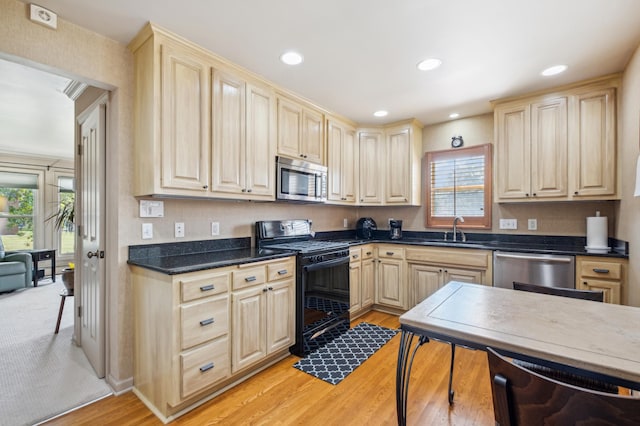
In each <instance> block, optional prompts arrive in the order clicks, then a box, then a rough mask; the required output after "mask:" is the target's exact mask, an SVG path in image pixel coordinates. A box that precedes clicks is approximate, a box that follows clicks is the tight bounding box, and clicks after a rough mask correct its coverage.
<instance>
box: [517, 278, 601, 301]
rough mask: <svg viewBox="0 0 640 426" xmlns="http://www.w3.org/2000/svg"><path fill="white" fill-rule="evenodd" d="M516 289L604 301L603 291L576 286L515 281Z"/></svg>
mask: <svg viewBox="0 0 640 426" xmlns="http://www.w3.org/2000/svg"><path fill="white" fill-rule="evenodd" d="M513 289H514V290H521V291H528V292H531V293H541V294H550V295H552V296H562V297H571V298H573V299H583V300H593V301H594V302H603V301H604V293H603V292H602V291H592V290H576V289H574V288H564V287H551V286H544V285H536V284H528V283H520V282H517V281H514V282H513Z"/></svg>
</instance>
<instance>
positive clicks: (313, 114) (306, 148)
mask: <svg viewBox="0 0 640 426" xmlns="http://www.w3.org/2000/svg"><path fill="white" fill-rule="evenodd" d="M300 154H302V157H303V158H304V159H305V160H307V161H312V162H314V163H318V164H324V116H323V115H322V114H321V113H320V112H318V111H313V110H310V109H308V108H305V109H303V111H302V145H301V147H300Z"/></svg>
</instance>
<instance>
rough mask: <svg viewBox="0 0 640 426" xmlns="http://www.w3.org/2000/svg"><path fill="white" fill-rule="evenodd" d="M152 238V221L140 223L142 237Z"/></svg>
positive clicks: (144, 238) (145, 238)
mask: <svg viewBox="0 0 640 426" xmlns="http://www.w3.org/2000/svg"><path fill="white" fill-rule="evenodd" d="M152 238H153V223H143V224H142V239H143V240H150V239H152Z"/></svg>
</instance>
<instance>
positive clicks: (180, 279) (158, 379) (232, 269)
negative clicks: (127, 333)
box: [131, 257, 295, 422]
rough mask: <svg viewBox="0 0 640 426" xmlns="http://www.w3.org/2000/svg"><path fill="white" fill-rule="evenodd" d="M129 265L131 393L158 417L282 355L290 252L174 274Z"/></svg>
mask: <svg viewBox="0 0 640 426" xmlns="http://www.w3.org/2000/svg"><path fill="white" fill-rule="evenodd" d="M131 272H132V273H131V276H132V280H133V295H134V302H133V306H134V327H135V331H134V334H135V343H134V345H135V346H134V393H135V394H136V395H137V396H138V397H139V398H140V399H141V400H142V401H143V402H144V403H145V404H146V405H147V406H148V407H149V408H150V409H151V411H152V412H153V413H154V414H156V415H157V416H158V417H159V418H160V419H161V420H162V421H164V422H168V421H171V420H172V419H174V418H176V417H178V416H179V415H181V414H184V413H185V412H186V411H188V410H189V409H190V408H192V407H193V406H195V405H197V404H198V403H199V402H200V401H202V400H204V399H207V398H210V397H212V396H215V395H217V394H218V393H220V392H222V391H223V390H224V389H226V388H227V387H229V386H232V385H234V384H236V383H238V382H240V381H241V380H244V378H246V376H248V375H251V374H255V373H257V372H259V371H260V370H262V369H264V368H267V367H268V366H269V365H272V364H273V363H275V362H277V361H279V360H280V359H282V358H284V357H286V356H288V354H289V346H291V345H292V344H293V343H294V340H295V336H294V334H295V314H294V312H295V257H287V258H282V259H276V260H271V261H265V262H254V263H249V264H245V265H239V266H229V267H224V268H216V269H209V270H204V271H198V272H190V273H185V274H178V275H167V274H163V273H160V272H156V271H151V270H148V269H145V268H140V267H136V266H132V267H131Z"/></svg>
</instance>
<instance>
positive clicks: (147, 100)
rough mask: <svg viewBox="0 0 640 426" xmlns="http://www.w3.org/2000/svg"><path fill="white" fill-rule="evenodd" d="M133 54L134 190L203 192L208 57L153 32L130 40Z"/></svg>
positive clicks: (206, 157) (206, 166) (144, 192)
mask: <svg viewBox="0 0 640 426" xmlns="http://www.w3.org/2000/svg"><path fill="white" fill-rule="evenodd" d="M130 47H131V49H132V51H133V52H134V59H135V84H136V97H135V104H134V114H135V129H134V132H135V141H136V143H135V146H134V153H135V158H136V167H135V173H136V174H135V176H134V181H135V183H134V185H135V190H134V191H135V195H149V194H164V193H166V194H172V195H203V194H205V193H206V192H207V191H208V189H209V173H210V170H209V152H210V151H209V149H210V131H209V128H210V122H209V111H210V105H211V104H210V102H211V99H210V94H209V92H210V91H209V62H208V59H207V57H206V55H204V54H203V53H202V52H200V51H198V50H197V49H192V48H191V47H190V46H188V45H185V44H183V43H181V42H180V41H179V40H174V39H172V38H171V37H168V36H165V35H164V34H161V33H157V32H154V31H153V30H152V29H151V27H150V26H148V27H146V28H145V30H143V32H141V34H140V35H139V36H138V38H136V39H134V41H133V42H132V45H131V46H130Z"/></svg>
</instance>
